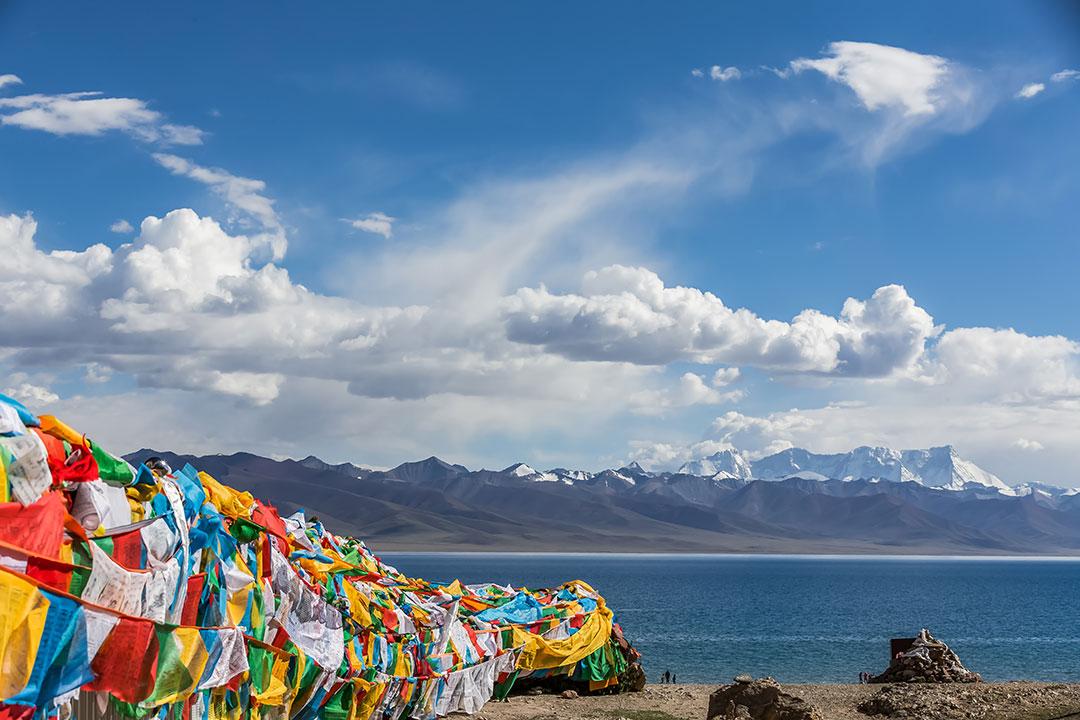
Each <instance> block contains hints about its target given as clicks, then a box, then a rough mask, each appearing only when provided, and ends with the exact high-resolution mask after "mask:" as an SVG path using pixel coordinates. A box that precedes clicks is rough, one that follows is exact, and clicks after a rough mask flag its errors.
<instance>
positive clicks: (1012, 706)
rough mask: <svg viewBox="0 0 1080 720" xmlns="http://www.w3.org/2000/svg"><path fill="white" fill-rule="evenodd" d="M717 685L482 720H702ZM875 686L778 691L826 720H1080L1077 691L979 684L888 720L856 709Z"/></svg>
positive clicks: (936, 691) (562, 702) (527, 706)
mask: <svg viewBox="0 0 1080 720" xmlns="http://www.w3.org/2000/svg"><path fill="white" fill-rule="evenodd" d="M716 687H717V686H716V685H650V686H648V687H646V688H645V690H644V691H643V692H640V693H625V694H622V695H605V696H591V697H581V698H576V699H573V700H566V699H563V698H561V697H559V696H558V695H534V696H529V695H523V696H514V697H511V698H510V700H509V702H505V703H496V702H492V703H489V704H488V705H487V706H486V707H485V708H484V710H483V712H482V713H481V718H483V720H706V717H705V716H706V711H707V709H708V705H709V693H711V692H712V691H713V690H715V689H716ZM883 687H885V686H882V685H785V686H784V689H785V690H786V691H787V692H790V693H792V694H793V695H798V696H799V697H802V698H803V699H805V700H806V701H808V702H810V703H811V704H813V705H815V706H816V707H817V708H818V709H819V710H820V711H821V714H822V716H823V717H824V718H825V719H826V720H870V718H871V717H877V718H884V717H889V718H908V720H916V719H919V720H922V719H924V718H925V719H933V720H937V719H939V718H940V719H942V720H952V719H953V718H956V719H964V720H967V719H971V720H1064V719H1065V718H1070V719H1072V718H1075V719H1076V720H1080V685H1077V684H1071V685H1065V684H1060V683H1059V684H1052V683H1028V682H1023V683H1021V682H1016V683H981V684H978V685H935V686H929V685H921V686H919V687H918V688H910V690H911V691H910V692H907V690H908V686H905V687H904V688H902V690H903V692H900V693H898V694H896V695H894V696H893V699H894V705H895V701H896V700H900V701H903V702H902V703H901V706H900V707H894V708H892V709H890V710H889V711H888V714H887V715H876V716H868V715H865V714H863V713H861V712H859V710H858V709H856V706H857V705H858V704H859V703H861V702H863V701H864V700H866V699H867V698H869V697H870V696H871V695H873V694H874V693H877V692H879V691H880V690H882V688H883ZM905 703H906V704H905Z"/></svg>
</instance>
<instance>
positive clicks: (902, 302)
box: [503, 265, 934, 377]
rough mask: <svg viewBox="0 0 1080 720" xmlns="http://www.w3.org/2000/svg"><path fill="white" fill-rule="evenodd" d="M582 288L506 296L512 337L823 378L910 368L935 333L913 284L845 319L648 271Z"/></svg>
mask: <svg viewBox="0 0 1080 720" xmlns="http://www.w3.org/2000/svg"><path fill="white" fill-rule="evenodd" d="M582 288H583V292H582V293H581V294H565V295H556V294H552V293H550V292H549V291H548V290H547V289H546V288H545V287H543V286H541V287H540V288H538V289H533V288H522V289H520V290H518V291H517V293H515V294H514V295H513V296H511V297H509V298H507V299H506V300H505V301H504V303H503V316H504V319H505V322H506V328H507V335H508V337H510V339H512V340H514V341H516V342H521V343H527V344H531V345H537V346H540V347H542V348H544V349H545V350H546V351H548V352H552V353H557V354H560V355H563V356H565V357H568V358H571V359H578V360H585V359H587V360H607V361H619V362H632V363H640V364H666V363H670V362H675V361H678V360H690V361H694V362H704V363H729V364H733V365H737V366H738V365H750V366H755V367H761V368H765V369H768V370H773V371H779V372H790V373H808V374H814V375H836V376H849V377H885V376H889V375H894V374H903V373H906V372H908V371H910V370H911V369H912V368H913V366H914V363H915V362H916V361H917V360H918V359H919V358H920V356H921V355H922V353H923V350H924V347H925V343H926V341H927V340H928V339H929V338H930V337H932V336H933V334H934V323H933V319H932V318H931V317H930V315H929V314H928V313H927V312H926V311H925V310H923V309H922V308H920V307H918V306H917V305H916V304H915V302H914V301H913V300H912V299H911V298H910V297H909V296H908V294H907V292H906V291H905V290H904V288H903V287H901V286H899V285H889V286H886V287H882V288H879V289H878V290H877V291H875V292H874V294H873V296H872V297H871V298H870V299H868V300H865V301H861V300H856V299H854V298H848V299H847V301H846V302H845V303H844V306H843V309H842V311H841V313H840V316H839V317H832V316H829V315H825V314H823V313H821V312H818V311H817V310H804V311H803V312H801V313H799V314H798V315H797V316H796V317H795V318H794V319H793V320H792V321H791V322H782V321H779V320H765V319H762V318H760V317H758V316H757V315H755V314H754V313H752V312H751V311H750V310H747V309H738V310H733V309H731V308H729V307H727V306H726V305H725V304H724V303H723V301H722V300H720V298H718V297H716V296H715V295H713V294H712V293H709V292H702V291H701V290H697V289H695V288H685V287H673V288H672V287H665V286H664V283H663V281H661V280H660V278H659V277H658V276H657V275H656V274H655V273H653V272H652V271H650V270H648V269H646V268H640V267H639V268H634V267H626V266H622V265H612V266H609V267H606V268H604V269H602V270H599V271H593V272H589V273H587V274H586V275H585V278H584V281H583V283H582Z"/></svg>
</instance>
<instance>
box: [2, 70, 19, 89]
mask: <svg viewBox="0 0 1080 720" xmlns="http://www.w3.org/2000/svg"><path fill="white" fill-rule="evenodd" d="M8 85H22V78H20V77H19V76H18V75H12V74H10V73H8V74H6V75H0V88H3V87H7V86H8Z"/></svg>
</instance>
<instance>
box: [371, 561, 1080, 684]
mask: <svg viewBox="0 0 1080 720" xmlns="http://www.w3.org/2000/svg"><path fill="white" fill-rule="evenodd" d="M382 557H383V559H384V560H386V561H387V562H389V563H391V564H393V565H395V566H397V567H398V569H399V570H401V571H402V572H405V573H406V574H408V575H410V576H413V577H417V576H419V577H423V578H426V579H428V580H448V581H449V580H452V579H454V578H460V579H461V580H462V582H466V583H477V582H487V581H494V582H499V583H509V584H511V585H514V586H520V585H528V586H531V587H550V586H554V585H558V584H560V583H562V582H564V581H567V580H573V579H577V578H580V579H582V580H585V581H587V582H589V583H590V584H592V585H593V587H595V588H596V589H597V590H598V591H599V592H600V593H601V594H603V595H604V597H605V598H606V599H607V601H608V605H609V606H610V607H611V608H612V609H613V610H614V611H615V614H616V619H617V620H618V621H619V622H620V623H622V626H623V629H624V630H625V631H626V634H627V637H629V638H630V640H631V642H633V643H634V645H635V647H637V648H638V649H639V650H640V651H641V652H642V653H643V654H644V658H643V663H644V664H645V668H646V671H647V672H648V674H649V679H650V681H652V682H656V681H657V678H658V676H659V674H660V673H661V672H663V671H664V670H671V671H672V672H674V673H676V674H677V675H678V680H679V682H709V683H711V682H718V681H721V680H723V681H727V680H729V679H730V678H731V677H732V676H734V675H736V674H737V673H740V672H748V673H751V674H753V675H754V676H758V675H772V676H774V677H776V678H777V679H778V680H780V681H782V682H856V681H857V679H858V675H859V672H860V671H863V670H866V671H869V672H874V673H876V672H880V671H881V670H883V669H884V668H885V667H886V666H887V665H888V660H889V638H892V637H910V636H912V635H914V634H915V633H916V632H918V630H919V629H920V628H923V627H925V628H928V629H929V630H930V631H931V632H932V633H933V634H934V635H935V636H936V637H938V638H940V639H941V640H944V641H945V642H946V643H948V644H949V646H950V647H952V648H953V649H954V650H955V651H956V652H957V653H958V654H959V655H960V658H961V660H963V661H964V663H965V664H966V665H967V666H968V668H969V669H972V670H975V671H977V672H980V673H982V675H983V677H984V678H985V679H987V680H1009V679H1029V680H1062V681H1073V682H1080V561H1071V560H1045V559H1039V560H1034V559H996V558H995V559H985V558H980V559H966V558H899V557H897V558H891V557H801V556H798V557H796V556H762V555H754V556H731V555H584V554H569V555H554V554H543V555H525V554H510V553H507V554H502V553H490V554H489V553H482V554H481V553H386V554H383V555H382Z"/></svg>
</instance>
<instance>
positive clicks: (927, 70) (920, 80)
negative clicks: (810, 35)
mask: <svg viewBox="0 0 1080 720" xmlns="http://www.w3.org/2000/svg"><path fill="white" fill-rule="evenodd" d="M790 67H791V69H792V71H794V72H796V73H799V72H803V71H805V70H815V71H817V72H820V73H822V74H823V75H825V76H826V77H828V78H829V79H830V80H835V81H837V82H840V83H843V84H844V85H847V86H848V87H850V88H851V89H852V90H853V91H854V92H855V95H856V96H857V97H858V98H859V101H860V102H861V103H862V104H863V106H864V107H865V108H866V109H867V110H871V111H874V110H878V109H880V108H884V107H894V108H900V109H902V110H903V112H904V114H905V115H932V114H934V113H935V112H936V111H937V110H938V107H937V103H938V102H939V97H938V92H939V90H940V88H941V85H942V82H943V80H944V79H945V77H946V74H947V73H948V71H949V63H948V61H946V60H945V58H942V57H938V56H937V55H923V54H920V53H916V52H912V51H910V50H905V49H903V48H898V47H891V46H889V45H878V44H876V43H868V42H849V41H842V42H834V43H830V44H829V48H828V53H827V55H826V56H825V57H822V58H813V59H811V58H798V59H796V60H792V61H791V64H790Z"/></svg>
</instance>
